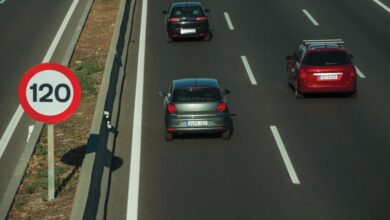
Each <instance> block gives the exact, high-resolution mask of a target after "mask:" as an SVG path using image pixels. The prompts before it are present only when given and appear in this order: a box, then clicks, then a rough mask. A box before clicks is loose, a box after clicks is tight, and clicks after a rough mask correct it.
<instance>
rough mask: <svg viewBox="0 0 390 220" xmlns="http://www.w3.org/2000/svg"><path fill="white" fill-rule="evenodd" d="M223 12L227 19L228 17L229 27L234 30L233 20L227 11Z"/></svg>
mask: <svg viewBox="0 0 390 220" xmlns="http://www.w3.org/2000/svg"><path fill="white" fill-rule="evenodd" d="M223 14H224V15H225V19H226V22H227V24H228V26H229V29H230V30H231V31H232V30H234V27H233V23H232V20H230V16H229V14H228V13H227V12H224V13H223Z"/></svg>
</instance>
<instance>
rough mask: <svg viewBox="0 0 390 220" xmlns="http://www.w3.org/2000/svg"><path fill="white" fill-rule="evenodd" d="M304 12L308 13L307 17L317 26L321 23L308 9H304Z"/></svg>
mask: <svg viewBox="0 0 390 220" xmlns="http://www.w3.org/2000/svg"><path fill="white" fill-rule="evenodd" d="M302 11H303V13H304V14H305V15H306V17H307V18H309V20H310V21H311V22H312V23H313V24H314V25H315V26H318V25H320V24H318V22H317V21H316V19H314V18H313V16H311V14H310V13H309V12H308V11H307V10H306V9H302Z"/></svg>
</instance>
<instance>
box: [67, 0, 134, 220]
mask: <svg viewBox="0 0 390 220" xmlns="http://www.w3.org/2000/svg"><path fill="white" fill-rule="evenodd" d="M135 2H136V1H135V0H122V1H121V3H120V6H119V12H118V15H117V20H116V24H115V30H114V33H113V36H112V39H111V45H110V50H109V53H108V56H107V60H106V66H105V70H104V74H103V79H102V84H101V87H100V91H99V95H98V100H97V104H96V107H95V113H94V118H93V121H92V126H91V130H90V135H89V139H88V143H87V150H86V155H85V158H84V161H83V164H82V168H81V173H80V177H79V181H78V184H77V189H76V195H75V198H74V201H73V207H72V213H71V216H70V219H73V220H79V219H104V217H105V203H106V198H107V192H108V184H109V183H108V182H109V176H110V166H111V160H112V157H113V152H112V151H113V146H114V141H115V135H116V130H115V128H116V124H117V116H118V112H119V100H120V94H121V91H122V87H123V85H122V84H123V79H124V71H125V64H126V58H127V53H128V44H129V42H130V34H131V29H132V19H133V13H134V8H135ZM110 116H111V118H110ZM109 121H111V122H113V124H112V125H111V122H110V123H108V122H109Z"/></svg>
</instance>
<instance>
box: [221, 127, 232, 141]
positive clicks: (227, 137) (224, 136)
mask: <svg viewBox="0 0 390 220" xmlns="http://www.w3.org/2000/svg"><path fill="white" fill-rule="evenodd" d="M230 137H231V132H230V129H229V130H227V131H225V132H223V133H222V140H224V141H227V140H230Z"/></svg>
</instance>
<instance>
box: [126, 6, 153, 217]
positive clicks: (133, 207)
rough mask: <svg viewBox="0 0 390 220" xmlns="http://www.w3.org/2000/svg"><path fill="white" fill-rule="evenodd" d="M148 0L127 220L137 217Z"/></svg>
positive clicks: (143, 13)
mask: <svg viewBox="0 0 390 220" xmlns="http://www.w3.org/2000/svg"><path fill="white" fill-rule="evenodd" d="M147 9H148V1H147V0H143V1H142V11H141V29H140V37H139V49H138V64H137V81H136V88H135V102H134V118H133V136H132V143H131V158H130V173H129V186H128V193H127V213H126V219H127V220H137V219H138V200H139V199H138V197H139V175H140V172H141V171H140V164H141V134H142V107H143V106H142V105H143V99H144V98H143V96H144V68H145V44H146V21H147V12H148V11H147Z"/></svg>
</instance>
